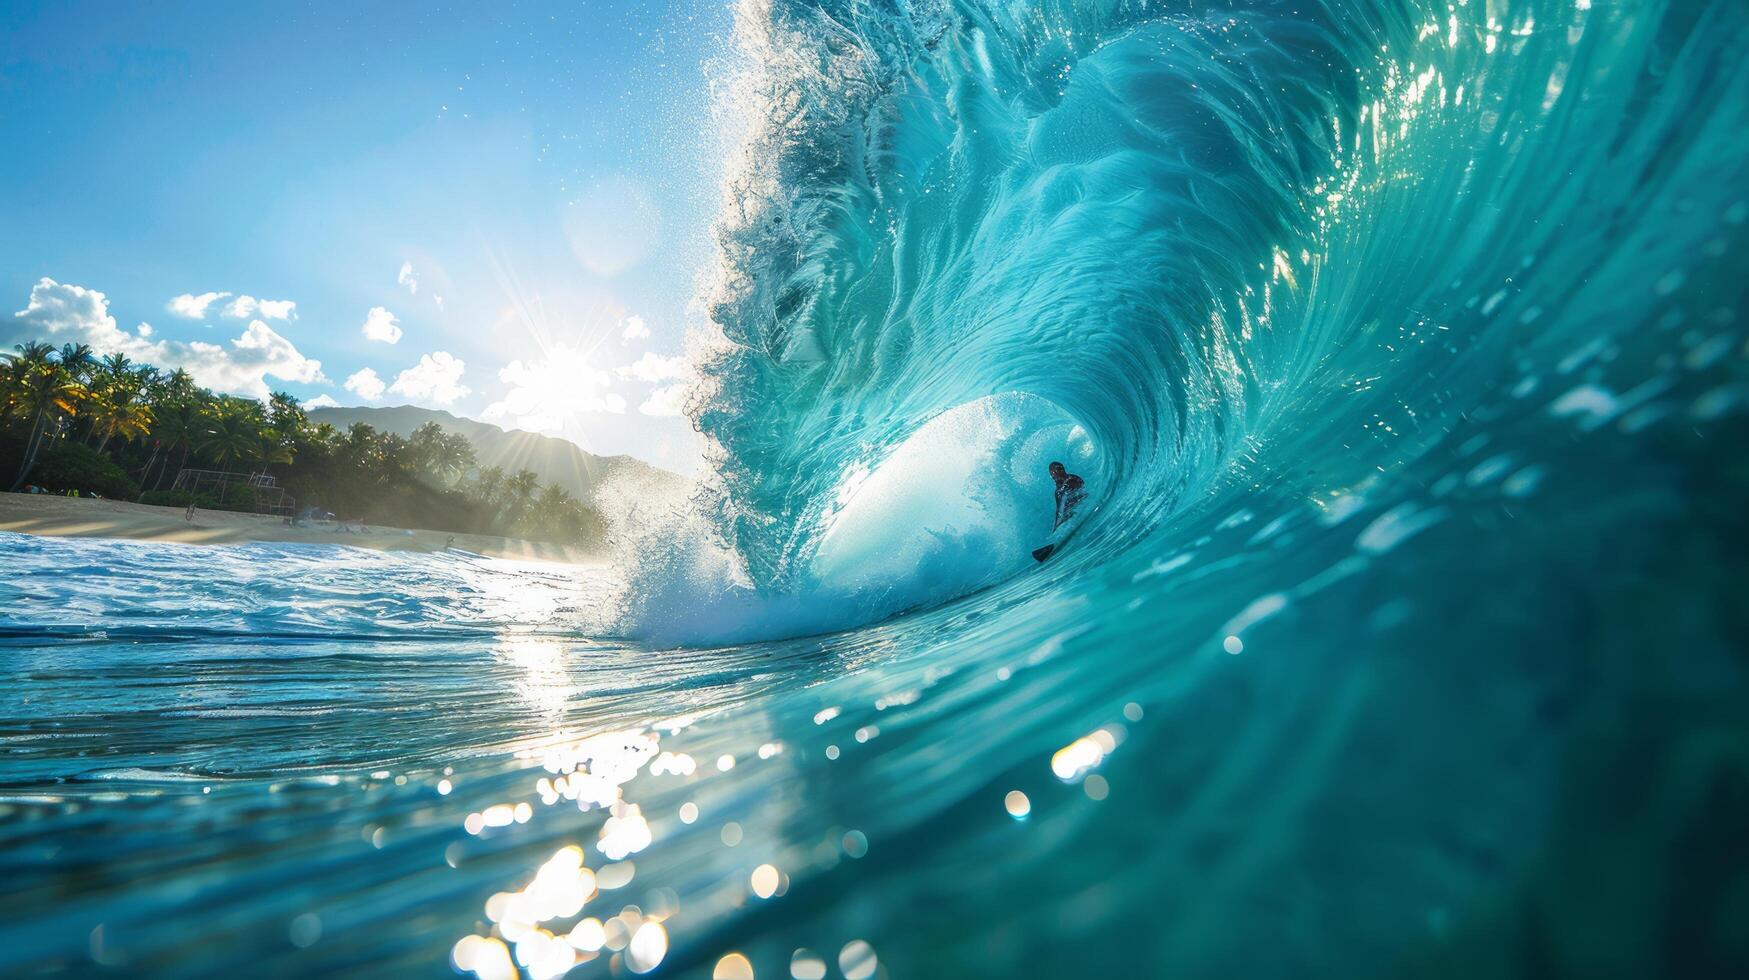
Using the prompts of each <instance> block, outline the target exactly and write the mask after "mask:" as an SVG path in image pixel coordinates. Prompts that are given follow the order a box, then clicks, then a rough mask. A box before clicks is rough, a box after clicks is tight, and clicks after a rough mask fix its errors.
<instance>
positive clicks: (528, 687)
mask: <svg viewBox="0 0 1749 980" xmlns="http://www.w3.org/2000/svg"><path fill="white" fill-rule="evenodd" d="M492 655H493V657H494V658H495V659H496V660H498V661H499V662H501V663H506V664H509V665H510V666H512V667H514V668H515V669H516V670H517V671H518V672H519V674H518V677H517V680H516V693H517V695H518V696H519V697H521V698H522V700H523V701H524V702H526V703H527V704H528V706H529V707H531V708H533V709H535V710H536V711H538V712H540V714H541V715H542V716H543V717H545V718H547V719H549V720H551V721H553V722H555V723H556V722H558V721H559V720H561V719H562V717H563V715H564V712H565V703H566V702H567V701H569V700H570V698H571V695H573V694H575V693H577V687H576V685H574V684H572V683H571V675H570V672H569V671H567V670H566V669H565V648H564V647H563V646H561V645H559V644H558V643H557V642H556V641H553V640H547V639H539V638H534V637H511V638H508V639H506V640H503V641H501V642H500V643H499V644H498V646H497V648H496V649H494V650H493V651H492Z"/></svg>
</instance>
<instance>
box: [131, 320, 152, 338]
mask: <svg viewBox="0 0 1749 980" xmlns="http://www.w3.org/2000/svg"><path fill="white" fill-rule="evenodd" d="M134 333H137V334H139V335H140V336H142V337H150V336H152V325H151V324H150V323H142V324H140V325H139V326H137V327H135V328H134Z"/></svg>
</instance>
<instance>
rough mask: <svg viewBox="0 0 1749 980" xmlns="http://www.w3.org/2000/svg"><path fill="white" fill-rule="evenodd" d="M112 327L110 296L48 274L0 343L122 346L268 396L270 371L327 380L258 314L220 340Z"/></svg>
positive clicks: (218, 386) (209, 381)
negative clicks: (153, 336)
mask: <svg viewBox="0 0 1749 980" xmlns="http://www.w3.org/2000/svg"><path fill="white" fill-rule="evenodd" d="M149 333H150V331H149V330H148V331H147V332H146V333H145V334H140V335H135V334H130V333H127V332H125V331H123V330H121V329H120V328H118V327H117V326H116V323H115V317H113V316H111V315H110V314H109V300H108V298H107V297H105V296H104V295H103V294H102V293H101V292H98V291H97V290H95V289H86V288H85V287H83V286H74V285H71V284H63V283H58V282H56V281H55V280H53V279H49V278H47V277H45V278H43V279H41V280H38V282H37V283H36V285H35V286H33V287H31V290H30V304H29V305H28V306H26V307H25V308H24V309H22V310H20V311H18V312H17V313H16V314H14V315H13V317H12V320H11V321H10V322H9V323H0V344H4V345H6V346H10V345H11V344H13V343H16V342H18V341H23V340H44V341H49V342H52V343H66V342H68V341H72V342H74V343H85V344H90V345H91V347H92V349H94V350H96V351H97V352H98V353H99V354H108V353H112V352H117V351H119V352H121V353H123V354H126V355H127V356H129V357H131V358H133V359H134V360H136V361H141V362H144V363H147V364H153V365H156V366H158V367H160V368H164V369H166V370H171V369H175V368H183V369H185V370H187V371H188V373H189V374H191V375H193V376H194V379H195V381H196V382H198V383H200V384H202V385H205V386H207V387H209V388H212V389H213V390H215V391H222V392H226V393H229V394H238V395H248V396H250V397H254V398H265V397H266V396H267V394H268V384H267V379H268V378H270V377H271V378H278V379H279V380H281V381H297V382H302V383H305V384H312V383H316V382H325V381H327V378H325V377H323V376H322V363H321V362H320V361H316V360H312V359H310V358H308V357H305V356H304V355H303V354H301V353H299V352H298V349H297V347H295V346H294V345H293V344H292V342H291V341H289V340H287V339H285V338H284V337H282V336H280V335H279V334H277V333H275V332H274V331H273V328H271V327H269V326H268V325H267V324H265V323H263V322H261V321H260V320H255V321H253V322H251V323H250V324H249V326H248V328H247V329H245V330H244V331H243V332H242V333H241V334H239V335H238V336H237V337H236V338H234V339H233V340H231V341H230V343H229V344H228V345H225V344H209V343H205V342H202V341H193V342H183V341H175V340H150V339H148V335H149Z"/></svg>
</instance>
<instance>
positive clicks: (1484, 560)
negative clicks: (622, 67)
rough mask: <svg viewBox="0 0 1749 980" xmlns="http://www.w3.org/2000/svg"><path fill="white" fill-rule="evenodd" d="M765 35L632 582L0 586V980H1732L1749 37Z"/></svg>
mask: <svg viewBox="0 0 1749 980" xmlns="http://www.w3.org/2000/svg"><path fill="white" fill-rule="evenodd" d="M738 30H739V36H738V42H739V43H740V44H741V45H742V49H743V52H744V56H745V62H746V63H745V64H744V65H743V66H742V67H741V68H740V69H738V70H734V71H732V72H731V74H730V75H729V76H728V77H727V78H726V79H725V82H724V92H725V100H726V102H727V104H728V105H729V106H730V107H732V108H733V109H734V110H735V111H734V113H732V114H730V115H732V118H726V119H725V125H727V126H729V127H730V129H731V130H732V134H731V135H732V136H733V137H734V139H736V140H739V141H740V142H739V144H738V145H740V146H741V150H740V151H739V156H738V159H739V160H740V164H739V169H738V170H736V171H735V172H734V175H733V183H732V190H733V200H734V201H735V202H736V204H735V206H734V207H733V208H731V209H730V210H729V211H728V212H727V213H726V214H725V215H724V218H723V222H722V241H723V249H722V255H721V261H720V264H719V266H718V267H717V268H716V270H715V273H714V279H713V280H712V284H711V285H710V286H709V287H708V296H707V299H708V305H709V308H710V309H711V311H712V314H713V317H714V319H715V322H716V324H717V325H718V329H719V331H720V336H719V337H717V338H716V342H715V343H714V344H705V345H704V349H703V350H702V351H701V353H700V358H701V363H702V365H703V367H704V369H705V371H706V374H707V378H708V379H709V382H710V383H709V384H707V386H706V388H705V389H704V390H703V391H701V392H700V394H699V395H698V397H697V398H696V399H695V404H694V405H693V406H692V408H693V410H694V412H695V414H696V417H697V418H698V421H699V423H700V426H701V428H702V429H703V431H704V432H705V434H706V435H707V436H708V437H709V438H710V440H711V442H712V446H713V452H714V471H715V474H716V476H715V477H714V478H713V479H711V480H710V481H708V482H707V484H706V485H705V486H704V487H702V488H701V490H700V491H699V494H698V497H697V499H696V500H695V501H694V502H692V503H691V504H688V505H681V504H679V503H676V502H664V501H659V500H650V499H636V500H635V501H633V502H635V503H636V504H637V506H636V507H635V508H634V516H633V518H632V519H631V520H630V521H629V522H628V523H627V524H625V525H624V526H622V527H620V528H618V530H617V532H616V533H617V535H618V537H617V540H618V541H619V543H620V548H621V550H620V552H619V559H618V560H617V561H616V562H615V563H614V564H612V565H604V566H602V567H600V568H588V569H571V568H566V567H563V566H554V565H533V564H516V563H508V562H499V561H490V560H485V559H475V558H471V557H467V556H460V555H454V554H450V555H384V554H374V553H368V552H359V551H352V550H348V549H340V548H317V547H309V546H292V545H284V546H272V545H250V546H243V547H234V548H185V547H177V546H170V545H162V544H136V543H125V542H107V541H84V540H45V539H33V538H25V537H19V536H9V535H8V536H0V561H3V563H4V567H5V569H6V574H5V575H4V576H0V646H3V650H0V670H3V671H4V674H3V681H4V683H3V684H0V747H3V754H0V797H3V802H0V808H3V809H0V878H3V879H4V881H5V882H6V887H5V890H4V898H3V899H0V901H3V903H4V905H3V908H4V912H5V915H4V916H0V949H3V950H5V951H6V956H7V957H8V963H9V968H12V969H18V970H23V971H26V972H54V971H62V972H72V973H85V972H94V971H98V970H100V969H110V970H113V971H116V972H121V973H144V972H161V973H166V974H170V973H174V974H177V975H191V974H218V973H227V974H244V975H255V974H263V973H277V974H304V973H316V972H321V971H337V970H342V971H343V970H355V971H359V972H363V971H366V970H369V971H374V972H387V973H411V974H421V973H423V974H443V973H445V972H446V971H449V970H450V969H452V968H456V967H462V968H467V969H471V970H472V971H473V972H477V973H479V974H480V975H482V976H495V975H508V974H509V971H510V970H512V969H517V968H520V969H522V971H523V972H526V973H528V974H530V975H535V976H552V975H556V974H557V973H558V972H560V971H561V970H564V969H567V968H568V969H571V970H572V971H574V972H573V975H576V976H609V975H623V974H624V973H627V972H638V971H644V970H650V971H654V972H655V973H656V974H657V975H665V976H666V975H672V976H688V975H699V976H708V975H710V974H711V973H712V972H713V971H714V970H721V971H723V972H724V974H725V975H740V974H738V973H734V972H733V971H734V970H737V969H739V966H740V961H738V960H729V961H727V962H723V961H724V958H725V957H728V956H729V955H730V954H732V953H738V954H740V955H742V956H744V957H745V958H746V960H747V965H748V966H750V968H751V969H752V970H753V972H754V973H755V975H757V976H759V977H762V978H765V977H784V976H795V977H806V976H821V975H825V976H847V977H857V978H861V977H867V976H876V975H885V976H890V977H895V978H896V977H912V976H953V977H957V976H1064V975H1075V976H1094V977H1105V976H1158V975H1185V976H1252V977H1273V976H1304V975H1320V976H1343V977H1349V976H1378V975H1412V976H1453V977H1475V976H1523V977H1531V976H1553V975H1560V976H1588V977H1590V976H1612V975H1619V976H1647V975H1669V976H1733V975H1743V974H1744V973H1745V972H1749V929H1746V928H1745V927H1744V926H1743V923H1744V922H1749V844H1746V843H1745V840H1746V838H1745V837H1744V836H1743V834H1742V827H1744V826H1745V825H1749V688H1746V687H1745V674H1744V672H1745V667H1746V666H1749V664H1746V662H1745V651H1746V650H1749V618H1746V617H1745V616H1744V613H1743V612H1742V609H1743V604H1742V601H1741V597H1742V595H1743V592H1744V582H1745V580H1746V577H1745V562H1746V556H1749V524H1746V521H1745V517H1744V514H1743V510H1742V501H1743V500H1744V499H1745V497H1746V493H1749V466H1746V464H1745V463H1744V459H1745V455H1744V451H1745V449H1746V448H1749V417H1746V416H1745V409H1746V408H1749V378H1746V374H1749V359H1746V354H1749V349H1746V347H1745V332H1744V326H1743V322H1742V319H1743V312H1744V310H1745V309H1746V308H1749V303H1746V302H1745V289H1746V288H1749V286H1746V283H1749V259H1745V254H1746V253H1745V248H1746V246H1749V226H1746V225H1749V137H1745V135H1744V134H1745V133H1749V63H1746V62H1745V61H1744V59H1743V58H1742V57H1741V51H1742V50H1743V49H1744V44H1745V42H1746V41H1749V10H1746V9H1745V8H1744V7H1743V5H1742V4H1741V3H1736V2H1714V3H1707V2H1691V3H1678V4H1662V3H1605V2H1601V0H1593V2H1592V3H1583V2H1581V3H1572V2H1568V3H1509V2H1500V0H1497V2H1474V0H1472V2H1470V3H1467V4H1461V5H1452V6H1447V5H1446V4H1427V5H1419V4H1401V5H1399V4H1379V3H1371V2H1353V3H1334V2H1330V3H1297V4H1260V5H1256V6H1249V7H1244V8H1230V9H1229V8H1210V7H1208V6H1206V5H1204V4H1201V3H1196V4H1189V3H1184V4H1141V3H1135V4H1109V5H1096V4H1086V3H1078V4H1068V3H1060V4H1046V5H1039V6H1021V5H1002V6H983V5H974V4H959V5H909V6H903V7H897V6H878V7H871V6H865V5H850V4H846V5H825V6H818V5H801V4H793V3H784V2H774V3H770V4H761V3H749V4H748V5H746V6H745V7H744V8H743V9H742V10H741V11H740V13H739V15H738ZM1053 458H1062V459H1066V460H1068V461H1070V462H1072V464H1073V465H1072V468H1074V469H1076V471H1077V472H1080V473H1081V474H1082V475H1083V476H1085V477H1086V478H1087V481H1088V484H1089V487H1090V488H1091V490H1092V497H1091V498H1090V500H1089V502H1088V504H1087V506H1086V507H1085V508H1084V510H1083V512H1082V514H1081V515H1080V524H1079V525H1078V526H1077V528H1076V531H1075V536H1074V537H1073V538H1072V539H1071V540H1070V542H1069V544H1068V545H1067V546H1066V547H1065V548H1064V550H1063V552H1062V553H1061V554H1060V556H1058V557H1054V558H1052V559H1051V560H1050V561H1049V562H1048V563H1046V564H1044V565H1043V566H1037V565H1034V564H1033V563H1032V562H1031V559H1030V558H1029V557H1028V556H1027V552H1028V551H1029V550H1030V549H1031V548H1032V547H1034V546H1036V545H1037V544H1039V543H1042V542H1043V540H1044V538H1045V536H1046V535H1047V534H1048V531H1049V521H1050V513H1051V500H1050V492H1049V484H1048V481H1047V479H1046V477H1045V476H1044V475H1043V463H1044V462H1048V460H1049V459H1053ZM585 869H587V870H585ZM597 926H599V928H597ZM469 937H473V938H469ZM562 937H569V940H567V939H566V938H562ZM513 955H514V956H515V957H516V958H517V959H516V961H517V963H518V964H519V966H517V967H513V966H512V960H511V956H513ZM816 964H818V966H819V969H820V970H823V971H825V972H824V973H820V972H816V970H815V966H816Z"/></svg>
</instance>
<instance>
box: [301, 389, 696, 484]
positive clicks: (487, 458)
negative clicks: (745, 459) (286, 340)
mask: <svg viewBox="0 0 1749 980" xmlns="http://www.w3.org/2000/svg"><path fill="white" fill-rule="evenodd" d="M305 414H306V415H308V416H309V419H310V421H311V422H316V423H322V422H326V423H327V424H329V425H332V426H334V427H335V428H337V429H342V430H344V429H345V428H346V427H348V426H350V425H352V424H353V423H354V422H364V423H366V424H368V425H370V426H371V427H372V428H374V429H376V430H377V431H379V432H392V433H394V434H396V435H398V436H403V437H405V436H407V435H410V434H411V433H412V432H413V430H414V429H417V428H419V427H420V426H421V425H424V424H425V423H427V422H436V423H437V424H438V425H439V426H440V427H442V428H443V430H444V431H446V432H452V433H455V434H458V435H461V436H463V437H464V438H466V439H467V440H468V442H469V443H471V444H472V445H473V447H474V457H475V465H476V466H478V467H479V468H481V469H485V468H487V467H491V466H497V467H499V468H501V469H503V470H504V471H505V472H506V473H515V472H516V471H518V470H524V469H526V470H531V471H533V472H534V474H535V475H536V476H538V477H539V478H540V481H541V482H542V483H557V484H558V485H559V486H561V487H564V488H565V489H566V490H569V491H571V493H573V494H575V495H577V496H578V497H583V498H587V497H588V496H590V495H591V494H593V492H594V490H595V488H596V487H598V486H600V485H601V483H602V481H604V480H606V479H607V478H609V477H611V476H617V475H621V474H627V473H629V474H632V475H634V476H638V477H641V478H646V479H647V478H652V477H654V478H656V479H668V480H675V481H679V480H681V479H682V477H680V476H679V475H678V474H675V473H672V472H670V471H668V470H665V469H662V468H660V467H658V466H653V465H651V464H649V463H646V462H644V461H643V460H641V459H638V458H637V457H635V456H625V455H619V456H598V455H596V454H594V453H591V452H589V451H588V450H586V449H584V448H583V447H581V446H579V445H577V444H576V443H574V442H572V441H571V440H569V439H562V438H559V437H557V436H548V435H541V434H540V433H538V432H525V431H523V430H521V429H506V428H504V427H503V426H499V425H493V424H492V423H490V422H481V421H479V420H478V419H470V418H463V417H462V416H459V415H454V414H451V413H450V412H445V411H442V410H441V409H433V408H420V407H419V406H417V405H383V406H368V405H361V406H344V405H335V406H322V407H319V408H307V409H305Z"/></svg>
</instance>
